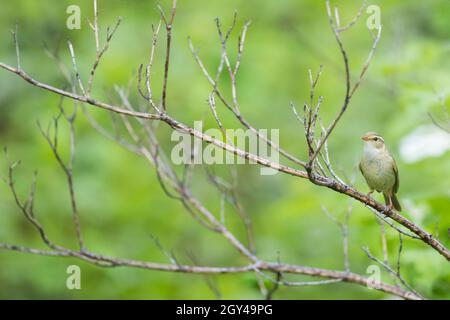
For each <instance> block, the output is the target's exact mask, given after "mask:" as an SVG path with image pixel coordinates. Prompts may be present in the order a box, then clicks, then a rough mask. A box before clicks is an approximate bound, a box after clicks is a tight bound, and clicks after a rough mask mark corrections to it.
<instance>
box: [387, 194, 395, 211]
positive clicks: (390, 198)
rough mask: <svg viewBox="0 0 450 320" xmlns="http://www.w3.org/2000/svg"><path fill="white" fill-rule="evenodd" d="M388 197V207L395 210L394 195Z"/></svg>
mask: <svg viewBox="0 0 450 320" xmlns="http://www.w3.org/2000/svg"><path fill="white" fill-rule="evenodd" d="M388 198H389V204H388V208H389V209H390V210H394V203H393V202H392V197H391V196H389V197H388Z"/></svg>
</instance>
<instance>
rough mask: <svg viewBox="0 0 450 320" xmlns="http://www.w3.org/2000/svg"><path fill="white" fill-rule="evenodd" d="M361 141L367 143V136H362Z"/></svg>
mask: <svg viewBox="0 0 450 320" xmlns="http://www.w3.org/2000/svg"><path fill="white" fill-rule="evenodd" d="M361 139H362V140H364V141H368V140H369V137H368V136H367V135H364V136H362V137H361Z"/></svg>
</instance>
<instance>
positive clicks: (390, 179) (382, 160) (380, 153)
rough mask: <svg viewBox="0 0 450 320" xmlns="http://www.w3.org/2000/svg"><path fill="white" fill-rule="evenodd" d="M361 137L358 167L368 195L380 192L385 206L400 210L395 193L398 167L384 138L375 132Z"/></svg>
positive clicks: (397, 183)
mask: <svg viewBox="0 0 450 320" xmlns="http://www.w3.org/2000/svg"><path fill="white" fill-rule="evenodd" d="M361 139H362V140H364V154H363V157H362V159H361V162H360V163H359V169H360V170H361V173H362V175H363V176H364V179H366V182H367V184H368V186H369V188H370V192H369V194H368V195H371V194H372V193H373V192H374V190H376V191H378V192H381V193H383V196H384V200H385V202H386V205H387V206H389V207H390V208H395V209H396V210H397V211H402V207H401V206H400V203H399V202H398V199H397V197H396V195H395V194H396V193H397V191H398V187H399V183H400V181H399V178H398V169H397V165H396V163H395V160H394V158H393V157H392V155H391V154H390V153H389V151H388V149H387V148H386V145H385V144H384V139H383V138H382V137H381V136H380V135H379V134H377V133H375V132H368V133H366V134H365V135H364V136H362V137H361Z"/></svg>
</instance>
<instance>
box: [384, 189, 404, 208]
mask: <svg viewBox="0 0 450 320" xmlns="http://www.w3.org/2000/svg"><path fill="white" fill-rule="evenodd" d="M383 196H384V201H385V202H386V205H388V206H389V205H390V204H392V206H393V207H394V209H395V210H397V211H402V206H401V205H400V202H399V201H398V199H397V196H396V195H395V193H392V194H391V195H390V197H391V199H390V201H389V195H388V194H386V193H383Z"/></svg>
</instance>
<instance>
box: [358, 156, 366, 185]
mask: <svg viewBox="0 0 450 320" xmlns="http://www.w3.org/2000/svg"><path fill="white" fill-rule="evenodd" d="M359 171H361V174H362V175H363V177H364V179H366V176H365V175H364V171H363V168H362V164H361V161H360V162H359ZM366 181H367V179H366Z"/></svg>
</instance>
